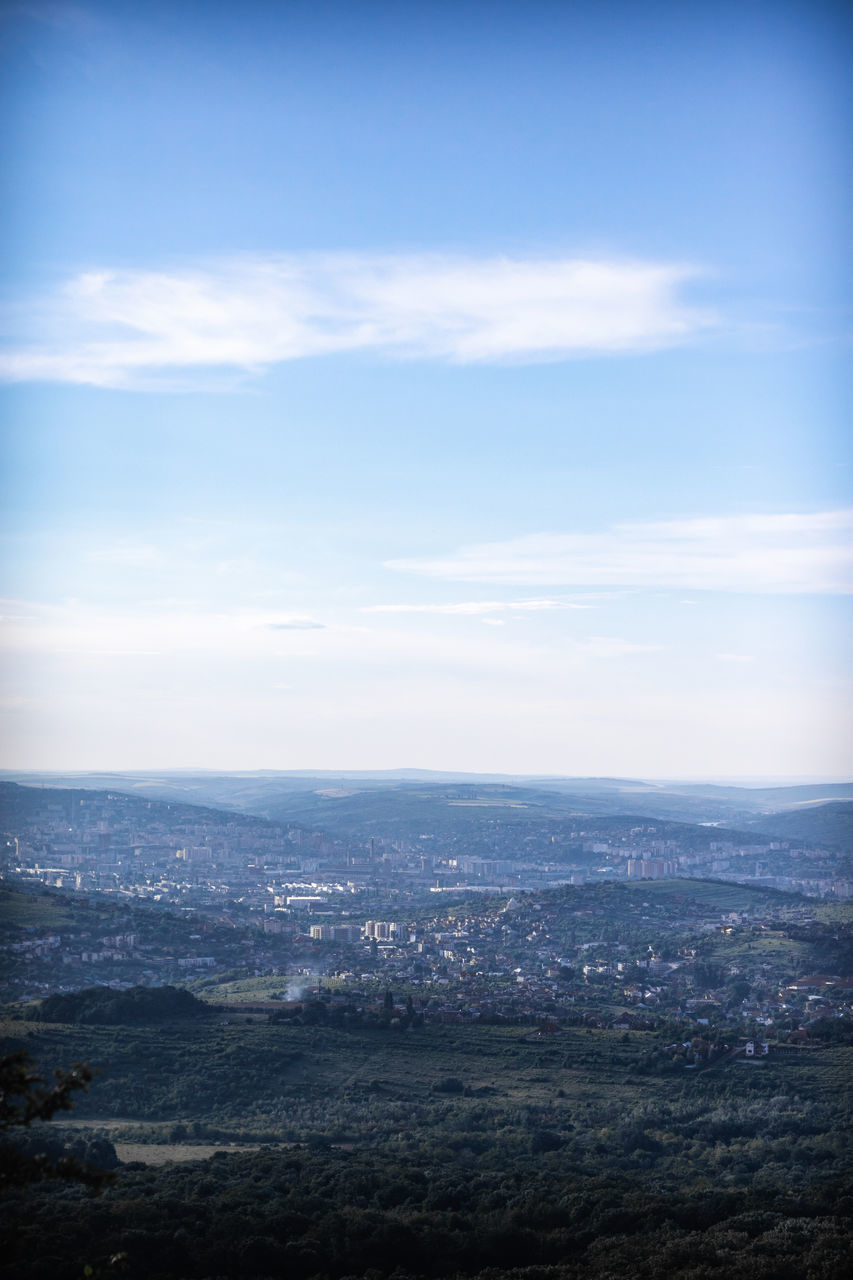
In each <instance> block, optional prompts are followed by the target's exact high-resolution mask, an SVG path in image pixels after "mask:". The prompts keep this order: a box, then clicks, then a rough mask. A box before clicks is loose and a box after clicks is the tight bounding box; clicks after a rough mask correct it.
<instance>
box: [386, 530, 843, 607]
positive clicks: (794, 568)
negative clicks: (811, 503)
mask: <svg viewBox="0 0 853 1280" xmlns="http://www.w3.org/2000/svg"><path fill="white" fill-rule="evenodd" d="M851 534H853V510H846V511H823V512H814V513H811V514H805V515H803V514H777V515H743V516H720V517H710V518H706V519H694V520H671V521H661V522H656V523H647V524H640V523H632V524H619V525H615V526H614V527H613V528H612V529H609V530H608V531H606V532H604V533H593V534H573V533H537V534H530V535H528V536H526V537H521V538H515V539H512V540H510V541H507V542H490V543H480V544H477V545H474V546H467V547H462V548H460V549H459V550H458V551H455V552H453V553H451V554H450V555H447V556H445V557H443V558H441V559H437V560H427V559H408V560H389V561H387V562H386V567H387V568H390V569H396V570H400V571H402V572H406V573H417V574H420V575H423V576H425V577H428V578H442V579H445V580H449V581H455V582H489V583H507V584H514V585H518V584H527V585H531V586H532V585H549V586H555V585H566V586H593V585H596V586H601V585H608V586H631V587H663V588H675V589H682V590H683V589H688V590H707V591H749V592H762V593H780V594H795V593H796V594H799V593H802V594H841V593H845V594H846V593H849V592H851V591H853V538H852V537H851Z"/></svg>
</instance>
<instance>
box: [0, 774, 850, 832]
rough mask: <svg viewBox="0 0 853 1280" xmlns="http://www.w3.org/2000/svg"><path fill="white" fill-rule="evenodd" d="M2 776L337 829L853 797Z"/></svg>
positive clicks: (495, 780) (493, 781) (397, 782)
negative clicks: (441, 815)
mask: <svg viewBox="0 0 853 1280" xmlns="http://www.w3.org/2000/svg"><path fill="white" fill-rule="evenodd" d="M0 778H6V779H8V782H6V783H3V782H0V790H2V788H3V787H4V786H7V787H8V786H9V785H11V784H14V783H15V782H17V783H23V784H25V785H27V786H30V787H33V786H38V787H45V786H48V787H55V788H61V789H67V788H73V789H75V790H80V789H84V790H96V791H102V792H106V791H109V792H121V793H123V794H125V795H129V796H137V797H139V798H140V799H143V798H145V799H151V800H157V801H161V802H165V803H169V804H176V803H177V804H184V805H193V806H202V807H207V808H212V809H226V810H228V811H229V812H240V813H244V814H252V815H254V816H256V817H260V818H266V819H273V820H275V821H279V822H288V823H301V824H304V825H309V826H315V827H322V828H323V829H324V830H329V831H332V830H343V829H344V827H346V828H347V829H348V830H355V829H358V828H359V824H360V823H361V821H365V822H368V823H370V822H374V823H375V821H376V818H377V817H380V818H381V819H382V820H385V819H391V818H393V819H397V818H399V817H401V815H402V814H403V812H404V811H407V812H409V813H410V814H411V815H412V818H413V820H414V818H415V816H416V815H417V814H418V813H421V814H422V813H424V812H425V806H427V807H428V806H432V808H431V810H430V812H431V813H433V814H434V812H436V806H437V807H438V808H440V807H441V806H442V805H443V804H445V803H446V801H447V799H448V797H449V796H450V794H451V793H452V792H458V793H460V794H462V793H467V794H469V795H471V796H474V797H476V798H478V802H479V803H480V804H481V805H482V804H483V802H488V801H490V800H491V801H493V802H494V803H495V804H496V805H497V806H500V807H502V808H503V809H504V810H506V809H507V807H508V805H509V804H510V803H512V802H515V803H518V804H526V805H528V806H529V807H530V808H532V809H534V810H536V811H538V812H539V813H542V814H544V813H553V814H555V815H565V814H588V815H591V816H592V815H599V816H602V817H604V816H618V815H622V814H632V815H636V816H639V817H645V818H654V819H658V820H666V821H673V822H692V823H706V822H714V823H725V824H726V825H727V826H729V827H743V826H744V825H747V823H749V822H750V820H757V819H758V817H759V815H760V814H763V813H771V812H772V813H775V812H779V811H782V810H786V809H792V808H794V807H795V806H798V805H801V804H803V803H815V804H816V803H818V802H829V801H840V800H853V783H826V784H823V783H809V784H803V785H798V786H785V787H737V786H718V785H714V784H706V783H695V784H694V783H675V782H673V783H664V784H661V783H657V782H649V781H646V780H643V779H641V778H572V777H558V776H544V775H543V776H538V777H524V776H520V775H519V776H512V775H500V774H471V773H464V774H454V773H442V772H438V771H434V772H432V771H430V770H426V769H396V770H395V769H392V770H379V771H375V772H369V771H357V770H342V771H340V772H332V771H330V770H327V771H323V770H318V771H316V772H302V771H298V770H294V771H289V772H276V771H274V770H260V771H258V772H255V773H207V772H203V771H200V772H184V771H180V770H177V771H169V770H166V771H164V772H162V773H154V772H139V773H137V772H133V773H114V774H111V773H80V774H75V773H68V774H60V773H52V774H48V773H25V772H20V773H13V772H10V771H7V772H5V773H3V774H0ZM356 797H358V798H357V799H356ZM371 814H373V815H374V817H371V816H370V815H371ZM766 829H767V830H769V829H770V828H769V827H767V828H766Z"/></svg>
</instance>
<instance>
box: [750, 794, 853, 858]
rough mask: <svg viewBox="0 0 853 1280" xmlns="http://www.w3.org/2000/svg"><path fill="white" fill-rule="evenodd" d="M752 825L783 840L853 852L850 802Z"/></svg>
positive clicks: (764, 819) (775, 816)
mask: <svg viewBox="0 0 853 1280" xmlns="http://www.w3.org/2000/svg"><path fill="white" fill-rule="evenodd" d="M749 826H750V829H751V830H752V829H754V830H756V831H766V832H767V834H768V835H771V836H779V838H780V839H782V840H802V841H803V842H805V843H809V844H825V845H833V846H834V847H835V848H838V849H844V850H846V851H848V852H853V802H851V801H849V800H847V801H845V800H839V801H836V802H834V803H830V804H818V805H814V806H811V805H810V806H808V807H807V808H801V809H795V810H793V811H788V812H787V813H774V814H769V815H767V816H764V817H761V818H755V819H754V820H753V821H752V822H751V823H750V824H749Z"/></svg>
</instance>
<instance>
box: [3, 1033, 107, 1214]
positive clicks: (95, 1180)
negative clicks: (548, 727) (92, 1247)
mask: <svg viewBox="0 0 853 1280" xmlns="http://www.w3.org/2000/svg"><path fill="white" fill-rule="evenodd" d="M53 1076H54V1080H55V1083H54V1084H53V1085H50V1086H48V1084H47V1081H46V1080H45V1078H44V1076H42V1075H40V1074H39V1072H38V1071H37V1070H36V1069H35V1063H34V1062H33V1060H32V1058H31V1057H30V1056H29V1054H27V1053H26V1052H24V1051H23V1050H18V1051H17V1052H16V1053H11V1054H9V1055H8V1056H7V1057H5V1058H2V1059H0V1131H3V1132H4V1133H9V1132H10V1131H12V1130H20V1129H29V1127H30V1125H31V1124H32V1123H33V1121H34V1120H38V1121H47V1120H50V1119H51V1118H52V1117H53V1116H54V1115H55V1114H56V1112H57V1111H71V1110H73V1107H74V1103H73V1102H72V1100H71V1095H72V1093H73V1092H74V1091H75V1090H76V1089H82V1090H84V1091H86V1090H88V1088H89V1085H90V1083H91V1081H92V1070H91V1068H90V1067H89V1065H88V1063H85V1062H81V1063H75V1064H74V1066H73V1067H72V1068H71V1070H70V1071H59V1070H56V1071H54V1073H53ZM32 1145H33V1144H32V1143H30V1142H28V1141H27V1140H26V1139H22V1137H21V1135H20V1134H19V1133H16V1134H15V1135H14V1136H13V1137H11V1138H5V1139H4V1140H3V1141H2V1142H0V1186H10V1185H12V1186H18V1185H21V1184H22V1183H27V1182H43V1181H46V1180H47V1179H54V1178H70V1179H72V1180H74V1181H75V1182H84V1183H86V1185H87V1186H90V1187H94V1188H96V1189H97V1188H100V1187H103V1186H104V1185H105V1184H107V1183H109V1182H111V1181H113V1178H114V1175H113V1174H112V1173H110V1172H109V1171H107V1170H105V1169H96V1168H94V1167H93V1166H92V1165H90V1164H87V1163H85V1162H84V1161H82V1160H78V1159H77V1158H76V1157H75V1156H71V1155H68V1154H64V1153H62V1152H58V1153H57V1152H55V1151H54V1152H48V1151H44V1150H41V1151H38V1150H36V1151H32V1150H30V1149H28V1148H30V1147H31V1146H32ZM38 1145H41V1146H45V1145H48V1146H50V1145H52V1144H50V1143H48V1144H45V1143H41V1144H38Z"/></svg>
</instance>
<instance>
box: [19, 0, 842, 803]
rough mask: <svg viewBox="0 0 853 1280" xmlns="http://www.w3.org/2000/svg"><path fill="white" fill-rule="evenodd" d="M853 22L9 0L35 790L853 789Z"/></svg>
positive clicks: (765, 6)
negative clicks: (252, 775) (308, 774)
mask: <svg viewBox="0 0 853 1280" xmlns="http://www.w3.org/2000/svg"><path fill="white" fill-rule="evenodd" d="M849 13H850V11H849V10H848V9H847V6H844V5H840V4H835V3H821V2H820V0H818V2H817V3H815V2H814V0H812V2H811V3H809V4H804V3H802V4H801V3H790V4H789V3H785V2H784V0H773V2H772V3H762V2H761V0H753V2H749V0H740V2H739V3H737V4H729V3H727V0H716V2H715V3H713V4H710V3H708V4H702V3H697V4H693V5H682V4H678V5H676V4H658V3H655V0H647V2H645V3H642V4H641V3H634V2H628V0H623V2H620V3H617V2H613V0H602V2H601V3H596V4H594V5H593V4H591V3H573V2H572V0H563V2H562V3H546V2H544V0H525V3H520V2H517V3H500V0H491V2H490V3H472V2H470V0H458V2H456V3H454V4H452V5H450V4H444V3H439V2H438V0H431V2H429V3H426V2H424V0H410V2H408V3H402V2H400V0H396V2H392V0H376V2H375V3H374V2H372V0H346V2H343V0H336V2H335V0H313V2H311V3H307V2H306V3H302V2H301V0H293V2H289V0H282V2H278V3H277V2H276V0H242V2H241V3H240V4H237V3H233V2H232V3H220V4H217V3H216V2H215V0H205V3H194V2H193V0H185V2H181V0H169V3H161V2H160V0H147V2H146V3H145V4H137V3H128V2H126V0H110V2H109V3H92V4H88V3H85V2H83V3H80V4H76V3H75V4H70V3H64V0H56V2H55V3H27V2H26V0H22V2H20V3H11V4H2V5H0V40H1V41H2V62H3V68H2V70H3V84H4V89H3V94H4V102H3V110H4V116H5V119H6V127H5V133H4V136H3V142H2V169H3V172H4V174H5V178H4V180H3V181H4V184H5V185H4V191H3V199H2V209H3V213H2V215H0V216H1V217H2V224H3V231H4V236H3V240H4V246H5V247H4V250H3V255H4V263H3V273H4V288H3V298H4V301H3V324H2V338H3V341H2V353H0V379H1V380H2V386H0V401H2V417H3V422H4V424H5V426H4V429H3V444H2V451H3V480H2V484H3V493H2V503H0V537H2V573H3V579H4V581H3V584H2V596H3V603H2V646H3V649H2V652H3V690H2V697H0V713H2V742H3V746H2V754H0V765H2V767H4V768H9V769H24V768H27V769H64V770H73V769H79V770H85V769H115V770H123V769H166V768H208V769H234V770H240V769H246V770H251V769H262V768H265V769H311V768H317V769H372V768H376V769H389V768H403V767H409V768H415V767H419V768H434V769H453V770H467V771H483V772H506V773H526V774H541V773H549V774H573V775H587V776H589V775H598V776H601V775H608V776H636V777H645V778H666V777H678V778H685V777H722V776H725V777H736V776H747V775H748V776H753V777H795V776H796V777H815V778H817V777H846V776H849V775H850V774H851V773H853V760H851V750H850V748H851V734H850V724H851V716H850V711H851V705H850V704H851V696H850V694H851V670H850V659H849V654H848V653H847V652H846V650H847V648H848V647H849V644H848V643H846V641H847V637H848V633H849V612H850V601H851V592H853V552H851V528H852V527H853V496H852V495H851V477H850V465H849V464H850V444H849V440H850V435H849V431H846V430H845V428H846V426H847V421H848V408H849V385H850V380H849V372H848V370H849V367H850V347H851V343H850V334H851V324H850V306H849V304H850V273H849V251H848V247H847V244H846V243H845V228H846V226H847V225H849V223H850V214H851V209H850V203H851V202H850V189H851V175H850V171H849V164H850V161H849V157H850V155H851V154H853V151H851V148H850V137H849V132H850V125H849V122H850V120H851V118H853V115H851V112H850V106H851V103H850V96H851V90H850V87H849V76H848V74H847V71H848V68H849V58H850V51H851V39H850V35H851V20H850V16H849Z"/></svg>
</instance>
